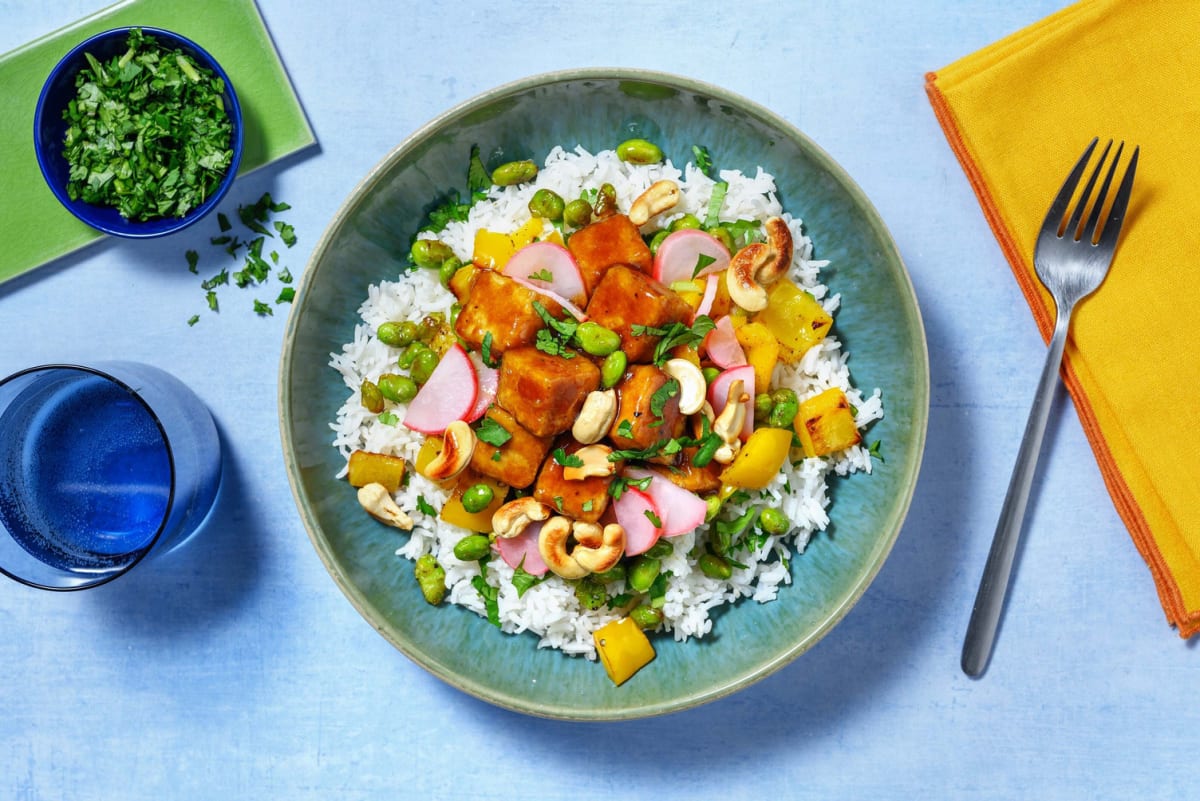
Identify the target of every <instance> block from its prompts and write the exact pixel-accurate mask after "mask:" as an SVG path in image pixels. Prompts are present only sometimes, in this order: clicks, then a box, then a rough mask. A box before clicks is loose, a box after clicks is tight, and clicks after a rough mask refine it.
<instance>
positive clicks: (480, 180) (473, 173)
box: [467, 145, 492, 194]
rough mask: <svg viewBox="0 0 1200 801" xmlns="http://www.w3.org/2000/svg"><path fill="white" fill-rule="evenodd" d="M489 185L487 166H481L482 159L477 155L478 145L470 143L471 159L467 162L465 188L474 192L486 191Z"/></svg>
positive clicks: (490, 177)
mask: <svg viewBox="0 0 1200 801" xmlns="http://www.w3.org/2000/svg"><path fill="white" fill-rule="evenodd" d="M491 186H492V176H491V175H489V174H488V171H487V167H485V166H483V159H481V158H480V157H479V145H471V159H470V161H469V162H468V163H467V189H468V190H469V191H470V192H471V193H472V194H474V193H475V192H486V191H487V190H488V189H489V188H491Z"/></svg>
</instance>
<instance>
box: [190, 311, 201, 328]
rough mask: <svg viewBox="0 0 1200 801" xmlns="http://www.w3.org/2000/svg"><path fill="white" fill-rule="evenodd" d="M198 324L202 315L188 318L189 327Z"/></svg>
mask: <svg viewBox="0 0 1200 801" xmlns="http://www.w3.org/2000/svg"><path fill="white" fill-rule="evenodd" d="M198 322H200V315H198V314H193V315H192V316H191V317H189V318H188V325H189V326H191V325H195V324H196V323H198Z"/></svg>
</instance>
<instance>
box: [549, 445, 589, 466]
mask: <svg viewBox="0 0 1200 801" xmlns="http://www.w3.org/2000/svg"><path fill="white" fill-rule="evenodd" d="M553 455H554V461H556V462H558V463H559V464H560V465H562V466H563V467H583V459H581V458H579V457H578V456H576V455H575V454H573V453H567V452H566V451H564V450H563V449H562V448H555V449H554V451H553Z"/></svg>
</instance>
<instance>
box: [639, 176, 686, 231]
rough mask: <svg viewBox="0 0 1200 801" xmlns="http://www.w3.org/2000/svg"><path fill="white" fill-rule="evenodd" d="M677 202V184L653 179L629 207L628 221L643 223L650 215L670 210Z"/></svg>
mask: <svg viewBox="0 0 1200 801" xmlns="http://www.w3.org/2000/svg"><path fill="white" fill-rule="evenodd" d="M677 203H679V184H677V183H675V182H674V181H668V180H662V181H655V182H654V183H652V184H650V188H649V189H647V190H646V191H645V192H643V193H642V194H640V195H638V198H637V200H635V201H633V205H631V206H630V207H629V221H630V222H632V223H633V224H634V225H645V224H646V223H647V222H648V221H649V220H650V218H651V217H653V216H654V215H656V214H662V213H663V212H664V211H670V210H671V209H673V208H675V206H676V204H677Z"/></svg>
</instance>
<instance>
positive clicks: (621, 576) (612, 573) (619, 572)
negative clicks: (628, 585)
mask: <svg viewBox="0 0 1200 801" xmlns="http://www.w3.org/2000/svg"><path fill="white" fill-rule="evenodd" d="M592 575H594V576H595V577H596V579H597V580H598V581H601V582H603V583H605V584H611V583H613V582H614V581H624V580H625V565H623V564H621V563H620V562H617V563H616V564H615V565H613V566H612V567H610V568H609V569H608V570H605V571H604V572H603V573H593V574H592Z"/></svg>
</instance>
